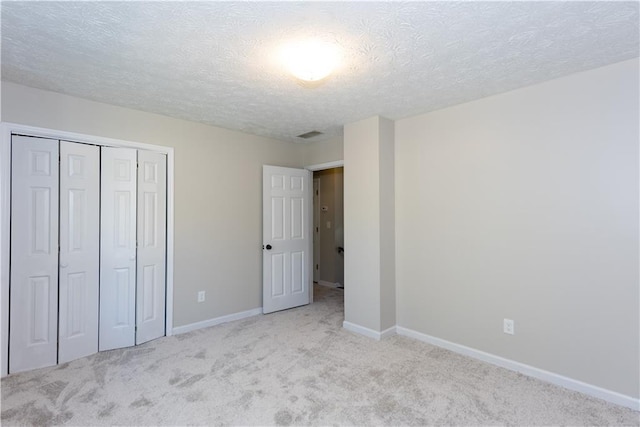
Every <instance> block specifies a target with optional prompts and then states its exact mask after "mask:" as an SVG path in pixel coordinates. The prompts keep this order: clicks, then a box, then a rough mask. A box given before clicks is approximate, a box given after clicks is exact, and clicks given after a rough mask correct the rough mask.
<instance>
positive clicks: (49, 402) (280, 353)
mask: <svg viewBox="0 0 640 427" xmlns="http://www.w3.org/2000/svg"><path fill="white" fill-rule="evenodd" d="M316 288H317V289H318V292H317V294H316V301H317V302H316V303H314V304H312V305H310V306H306V307H301V308H297V309H293V310H288V311H284V312H280V313H275V314H270V315H266V316H256V317H252V318H249V319H245V320H240V321H236V322H232V323H228V324H225V325H220V326H216V327H212V328H207V329H202V330H199V331H195V332H191V333H188V334H183V335H178V336H173V337H168V338H162V339H159V340H156V341H153V342H150V343H147V344H145V345H141V346H139V347H135V348H129V349H122V350H114V351H109V352H103V353H99V354H96V355H94V356H91V357H87V358H84V359H81V360H77V361H74V362H71V363H67V364H64V365H60V366H57V367H53V368H46V369H40V370H37V371H32V372H27V373H21V374H16V375H12V376H9V377H8V378H5V379H3V380H2V382H1V386H2V424H3V425H29V424H37V425H44V424H69V425H185V424H200V425H273V424H281V425H289V424H294V425H329V424H333V425H479V424H482V425H497V424H500V425H507V424H508V425H558V424H565V425H566V424H568V425H638V424H640V419H639V413H638V412H634V411H632V410H630V409H626V408H622V407H618V406H615V405H611V404H608V403H606V402H604V401H601V400H598V399H594V398H591V397H588V396H584V395H582V394H579V393H575V392H571V391H568V390H565V389H562V388H559V387H556V386H553V385H551V384H547V383H544V382H541V381H538V380H535V379H532V378H528V377H525V376H523V375H520V374H517V373H514V372H511V371H508V370H505V369H502V368H498V367H495V366H492V365H489V364H485V363H482V362H479V361H476V360H473V359H469V358H466V357H463V356H459V355H457V354H454V353H451V352H449V351H446V350H442V349H439V348H437V347H433V346H431V345H428V344H424V343H421V342H418V341H413V340H411V339H409V338H405V337H399V336H396V337H391V338H389V339H386V340H383V341H381V342H377V341H374V340H371V339H369V338H365V337H362V336H359V335H355V334H353V333H350V332H348V331H345V330H344V329H342V327H341V325H342V321H343V311H342V298H343V294H342V291H340V290H334V289H329V288H323V287H321V286H316Z"/></svg>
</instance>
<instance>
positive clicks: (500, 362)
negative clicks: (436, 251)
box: [345, 322, 640, 411]
mask: <svg viewBox="0 0 640 427" xmlns="http://www.w3.org/2000/svg"><path fill="white" fill-rule="evenodd" d="M345 323H346V322H345ZM345 328H346V329H348V328H347V327H346V326H345ZM354 332H355V331H354ZM372 332H373V331H372ZM395 332H396V333H397V334H398V335H403V336H406V337H409V338H414V339H417V340H419V341H423V342H426V343H429V344H433V345H435V346H437V347H442V348H445V349H447V350H451V351H453V352H454V353H458V354H462V355H465V356H469V357H472V358H474V359H478V360H482V361H483V362H487V363H491V364H492V365H496V366H500V367H502V368H506V369H509V370H511V371H516V372H520V373H521V374H524V375H527V376H530V377H533V378H537V379H539V380H542V381H546V382H550V383H552V384H555V385H558V386H560V387H564V388H567V389H569V390H573V391H578V392H580V393H584V394H587V395H589V396H593V397H597V398H599V399H602V400H606V401H607V402H611V403H615V404H616V405H620V406H625V407H627V408H631V409H634V410H636V411H639V410H640V399H636V398H634V397H631V396H626V395H624V394H621V393H618V392H615V391H612V390H607V389H604V388H602V387H598V386H595V385H591V384H587V383H584V382H582V381H578V380H574V379H573V378H569V377H565V376H563V375H559V374H555V373H553V372H549V371H545V370H544V369H539V368H536V367H533V366H530V365H525V364H524V363H520V362H516V361H514V360H510V359H505V358H504V357H500V356H496V355H493V354H491V353H485V352H484V351H480V350H476V349H474V348H471V347H466V346H464V345H460V344H456V343H453V342H450V341H446V340H443V339H440V338H436V337H433V336H431V335H427V334H423V333H421V332H417V331H414V330H412V329H407V328H403V327H402V326H396V327H395ZM363 335H366V334H363Z"/></svg>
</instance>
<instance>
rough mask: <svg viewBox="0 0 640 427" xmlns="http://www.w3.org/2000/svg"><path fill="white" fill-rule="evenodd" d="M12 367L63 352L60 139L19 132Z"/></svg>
mask: <svg viewBox="0 0 640 427" xmlns="http://www.w3.org/2000/svg"><path fill="white" fill-rule="evenodd" d="M11 171H12V177H11V197H12V199H11V295H10V298H9V304H10V307H11V308H10V322H9V324H10V326H9V329H10V332H9V372H19V371H25V370H28V369H35V368H40V367H44V366H50V365H55V364H56V363H57V356H58V354H57V353H58V333H57V332H58V141H57V140H52V139H44V138H32V137H24V136H13V137H12V147H11Z"/></svg>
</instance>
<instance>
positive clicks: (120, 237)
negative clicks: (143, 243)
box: [99, 147, 137, 351]
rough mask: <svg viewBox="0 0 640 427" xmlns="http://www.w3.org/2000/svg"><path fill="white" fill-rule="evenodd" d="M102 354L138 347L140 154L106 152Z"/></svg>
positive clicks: (108, 149)
mask: <svg viewBox="0 0 640 427" xmlns="http://www.w3.org/2000/svg"><path fill="white" fill-rule="evenodd" d="M101 163H102V168H101V175H102V179H101V190H100V199H101V205H100V210H101V215H100V235H101V238H100V331H99V333H100V341H99V350H100V351H103V350H111V349H114V348H121V347H129V346H133V345H135V334H136V331H135V327H136V306H135V302H136V202H137V198H136V195H137V191H136V190H137V184H136V181H137V174H136V165H137V151H136V150H132V149H127V148H111V147H103V148H102V159H101Z"/></svg>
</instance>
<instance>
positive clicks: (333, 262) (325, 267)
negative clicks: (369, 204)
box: [313, 166, 345, 289]
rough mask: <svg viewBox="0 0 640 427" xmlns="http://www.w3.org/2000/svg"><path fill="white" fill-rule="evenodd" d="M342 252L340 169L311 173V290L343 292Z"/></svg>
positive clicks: (342, 199) (342, 175)
mask: <svg viewBox="0 0 640 427" xmlns="http://www.w3.org/2000/svg"><path fill="white" fill-rule="evenodd" d="M344 250H345V249H344V167H342V166H338V167H330V168H325V169H319V170H314V172H313V282H314V287H315V286H316V285H317V286H324V287H330V288H337V289H344V286H345V283H344Z"/></svg>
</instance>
